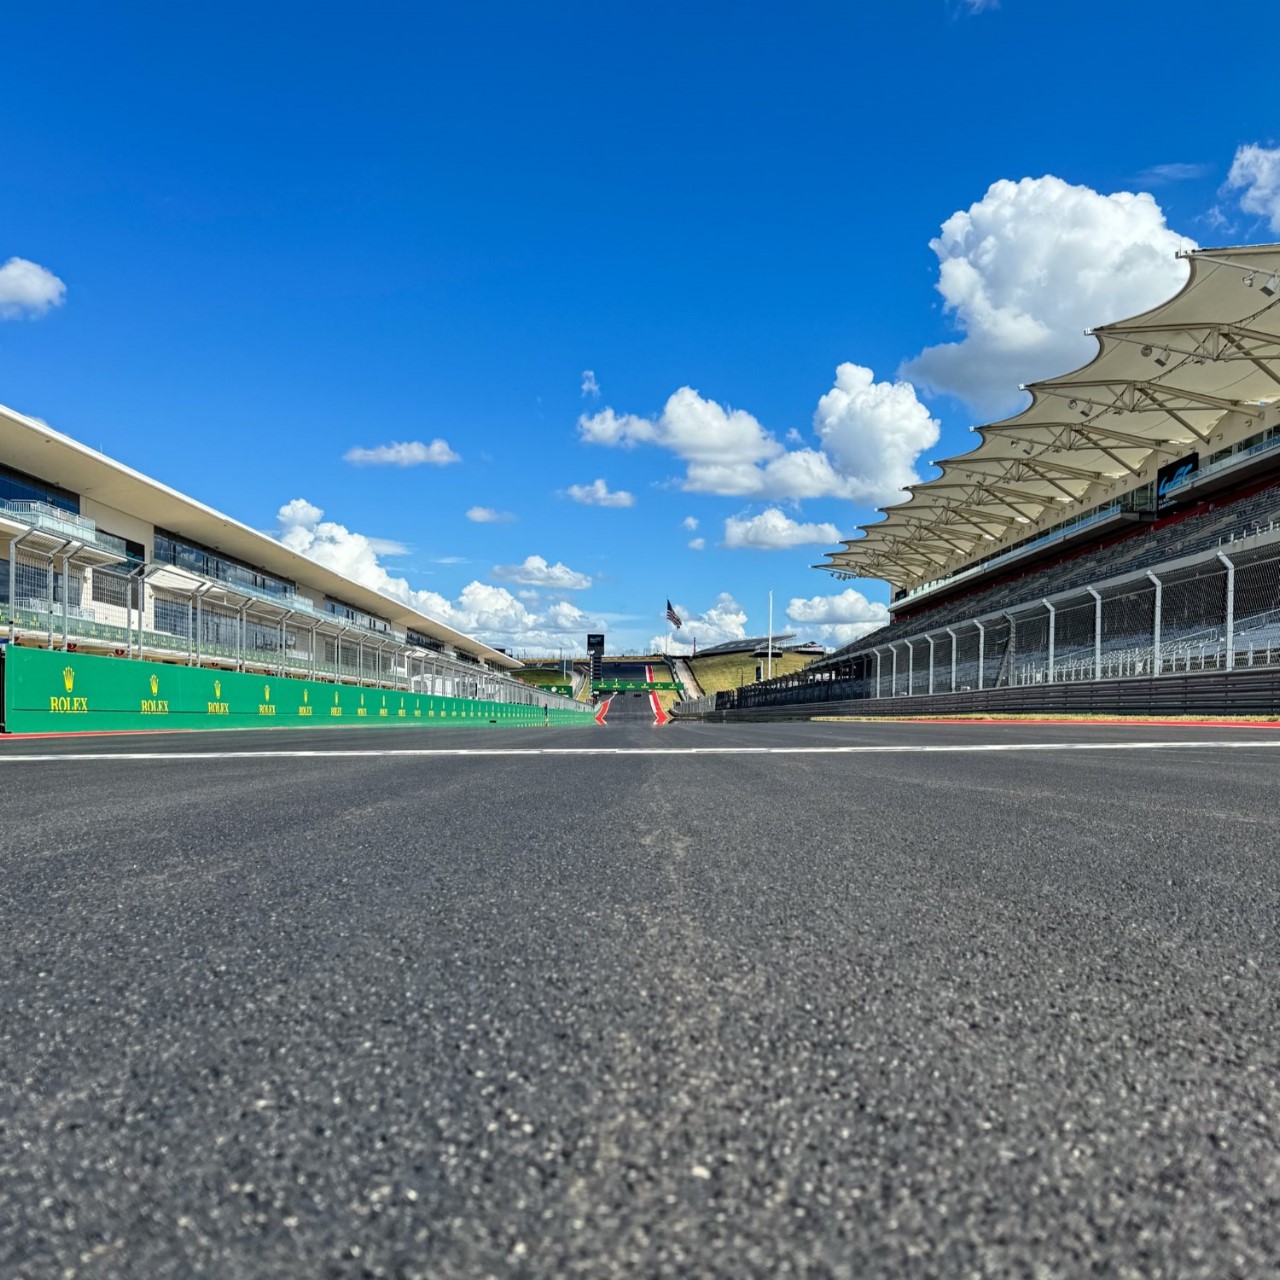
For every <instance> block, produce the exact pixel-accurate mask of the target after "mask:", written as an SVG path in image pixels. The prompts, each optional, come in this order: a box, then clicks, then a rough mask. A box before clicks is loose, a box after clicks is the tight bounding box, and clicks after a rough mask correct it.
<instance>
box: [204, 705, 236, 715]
mask: <svg viewBox="0 0 1280 1280" xmlns="http://www.w3.org/2000/svg"><path fill="white" fill-rule="evenodd" d="M209 714H210V715H211V716H229V715H230V714H231V704H230V703H229V702H211V703H209Z"/></svg>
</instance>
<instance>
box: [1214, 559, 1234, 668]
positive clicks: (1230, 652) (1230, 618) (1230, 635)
mask: <svg viewBox="0 0 1280 1280" xmlns="http://www.w3.org/2000/svg"><path fill="white" fill-rule="evenodd" d="M1218 559H1219V560H1221V561H1222V563H1223V564H1225V565H1226V566H1227V626H1226V631H1227V634H1226V641H1227V670H1228V671H1234V670H1235V666H1236V566H1235V564H1234V562H1233V561H1231V560H1228V559H1227V557H1226V556H1224V555H1223V554H1222V552H1221V551H1219V552H1218Z"/></svg>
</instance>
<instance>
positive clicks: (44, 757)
mask: <svg viewBox="0 0 1280 1280" xmlns="http://www.w3.org/2000/svg"><path fill="white" fill-rule="evenodd" d="M1268 747H1274V748H1280V737H1278V738H1270V739H1265V740H1252V741H1250V740H1242V739H1204V740H1201V741H1197V742H1017V743H1015V742H986V743H968V744H949V745H936V746H929V745H926V744H923V743H921V744H918V745H902V744H899V745H897V746H856V747H848V746H846V747H420V748H413V747H405V748H387V749H377V750H373V751H360V750H357V749H355V748H345V749H343V748H339V749H336V750H331V751H316V750H312V751H301V750H300V751H284V750H279V751H113V752H87V751H86V752H59V753H47V754H41V755H0V765H4V764H55V763H59V762H62V763H81V762H85V761H90V760H94V761H107V760H157V761H158V760H186V761H190V760H363V759H370V760H372V759H382V758H388V757H390V758H397V757H398V758H404V759H423V758H425V759H431V758H449V757H456V756H466V757H483V756H853V755H870V756H882V755H971V754H978V753H982V752H989V751H1003V752H1012V753H1014V754H1018V753H1021V752H1028V751H1191V750H1206V749H1211V750H1240V751H1249V750H1259V749H1261V750H1266V749H1267V748H1268Z"/></svg>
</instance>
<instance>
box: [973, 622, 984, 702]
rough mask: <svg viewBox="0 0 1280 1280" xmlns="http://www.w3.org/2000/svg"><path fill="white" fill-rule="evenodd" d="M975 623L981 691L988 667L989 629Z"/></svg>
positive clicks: (979, 690)
mask: <svg viewBox="0 0 1280 1280" xmlns="http://www.w3.org/2000/svg"><path fill="white" fill-rule="evenodd" d="M973 625H974V626H975V627H977V628H978V692H979V693H981V692H982V684H983V680H984V679H985V677H986V667H987V629H986V627H984V626H983V625H982V623H980V622H975V623H974V624H973Z"/></svg>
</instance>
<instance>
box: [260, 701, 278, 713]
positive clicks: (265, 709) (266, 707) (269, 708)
mask: <svg viewBox="0 0 1280 1280" xmlns="http://www.w3.org/2000/svg"><path fill="white" fill-rule="evenodd" d="M275 713H276V708H275V703H273V702H260V703H258V714H259V715H260V716H273V715H275Z"/></svg>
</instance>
